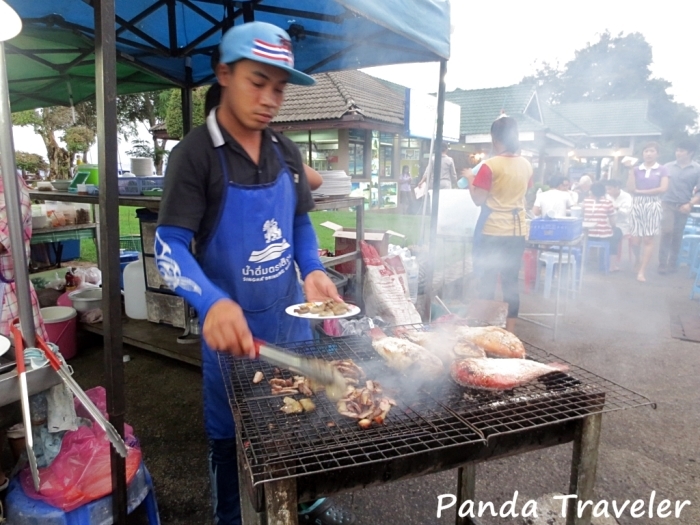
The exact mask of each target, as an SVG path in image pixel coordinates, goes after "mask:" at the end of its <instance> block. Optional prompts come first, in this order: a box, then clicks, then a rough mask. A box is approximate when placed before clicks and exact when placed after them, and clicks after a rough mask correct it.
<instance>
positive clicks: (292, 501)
mask: <svg viewBox="0 0 700 525" xmlns="http://www.w3.org/2000/svg"><path fill="white" fill-rule="evenodd" d="M265 506H266V508H267V524H268V525H298V524H299V515H298V511H297V482H296V480H295V479H294V478H292V479H285V480H282V481H271V482H269V483H266V484H265Z"/></svg>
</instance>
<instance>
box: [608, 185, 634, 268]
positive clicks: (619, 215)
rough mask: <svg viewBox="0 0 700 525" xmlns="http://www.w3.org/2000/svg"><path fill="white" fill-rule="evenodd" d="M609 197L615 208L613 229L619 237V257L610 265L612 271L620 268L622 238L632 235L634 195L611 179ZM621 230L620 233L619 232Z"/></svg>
mask: <svg viewBox="0 0 700 525" xmlns="http://www.w3.org/2000/svg"><path fill="white" fill-rule="evenodd" d="M605 192H606V194H607V198H608V200H609V201H610V202H612V203H613V208H615V225H614V226H613V231H614V232H615V233H616V235H617V236H618V237H619V239H620V242H619V243H618V249H617V258H616V259H615V264H611V265H610V269H611V270H612V271H616V270H619V269H620V259H621V257H622V239H624V238H625V237H627V238H629V236H630V213H632V195H630V194H629V193H627V192H626V191H624V190H623V189H622V183H621V182H620V181H619V180H616V179H611V180H609V181H606V183H605ZM618 231H619V233H618Z"/></svg>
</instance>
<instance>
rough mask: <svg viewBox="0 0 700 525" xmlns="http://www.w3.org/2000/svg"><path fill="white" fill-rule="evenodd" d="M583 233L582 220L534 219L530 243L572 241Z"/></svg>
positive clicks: (531, 223) (531, 225) (531, 224)
mask: <svg viewBox="0 0 700 525" xmlns="http://www.w3.org/2000/svg"><path fill="white" fill-rule="evenodd" d="M582 233H583V219H534V220H533V221H531V222H530V237H529V239H530V240H531V241H573V240H574V239H578V238H579V237H580V236H581V234H582Z"/></svg>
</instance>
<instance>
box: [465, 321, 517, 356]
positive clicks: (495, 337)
mask: <svg viewBox="0 0 700 525" xmlns="http://www.w3.org/2000/svg"><path fill="white" fill-rule="evenodd" d="M456 334H457V337H458V340H459V342H468V343H473V344H475V345H477V346H480V347H481V348H483V349H484V351H486V355H488V356H489V357H511V358H523V357H525V347H524V346H523V343H522V341H520V339H518V338H517V337H516V336H515V335H513V334H512V333H510V332H508V331H507V330H504V329H503V328H500V327H498V326H483V327H478V326H475V327H467V326H462V327H459V328H457V329H456Z"/></svg>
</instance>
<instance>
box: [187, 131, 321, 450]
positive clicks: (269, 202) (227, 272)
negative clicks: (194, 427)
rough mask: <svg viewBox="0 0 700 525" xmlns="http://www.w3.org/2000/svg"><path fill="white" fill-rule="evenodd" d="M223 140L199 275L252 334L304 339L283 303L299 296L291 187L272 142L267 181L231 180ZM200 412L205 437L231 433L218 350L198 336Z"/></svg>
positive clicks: (304, 331)
mask: <svg viewBox="0 0 700 525" xmlns="http://www.w3.org/2000/svg"><path fill="white" fill-rule="evenodd" d="M223 147H225V146H221V147H218V148H217V152H218V154H219V160H220V162H221V168H222V170H223V173H224V178H225V180H226V181H228V184H227V186H226V190H225V194H224V197H223V202H222V207H221V208H222V209H221V212H220V214H219V221H218V223H217V225H216V227H215V228H214V230H213V233H212V235H211V236H210V237H209V239H208V240H207V241H206V245H205V246H204V248H203V250H202V252H201V253H200V255H199V262H200V265H201V267H202V269H203V270H204V273H205V274H206V276H207V277H208V278H209V279H211V281H212V282H213V283H214V284H215V285H216V286H218V287H219V288H221V289H222V290H223V291H224V292H226V293H227V294H228V295H229V296H230V297H231V299H233V300H234V301H236V302H237V303H238V304H239V305H240V307H241V308H242V309H243V312H244V314H245V318H246V320H247V321H248V326H249V327H250V330H251V332H252V333H253V336H254V337H258V338H260V339H262V340H264V341H268V342H270V343H285V342H290V341H300V340H309V339H311V338H312V336H311V328H310V325H309V322H308V321H306V320H304V319H299V318H296V317H292V316H289V315H287V314H286V313H285V312H284V309H285V308H286V307H287V306H289V305H292V304H297V303H301V302H303V301H304V295H303V293H302V290H301V286H300V285H299V281H298V279H297V272H296V268H295V266H294V246H293V243H294V239H293V235H294V215H295V212H296V203H297V198H296V189H295V187H294V180H293V175H292V173H291V172H290V170H289V167H288V166H287V164H286V162H285V161H284V158H283V156H282V154H281V153H280V151H279V148H278V146H277V144H274V143H273V147H274V150H275V154H276V155H277V158H278V159H279V162H280V165H281V166H282V169H281V171H280V173H279V174H278V176H277V178H276V180H275V181H274V182H271V183H268V184H260V185H255V186H242V185H239V184H235V183H233V182H230V177H229V168H228V165H227V162H226V157H225V155H224V151H223V149H222V148H223ZM202 372H203V375H204V418H205V426H206V430H207V435H208V436H209V438H210V439H229V438H233V437H235V429H234V423H233V416H232V414H231V407H230V405H229V401H228V398H227V395H226V389H225V387H224V378H223V376H222V373H221V368H220V367H219V360H218V357H217V352H216V351H214V350H212V349H210V348H209V347H208V346H207V345H206V343H205V342H204V341H202Z"/></svg>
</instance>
